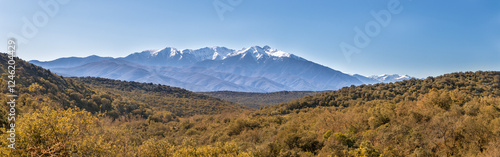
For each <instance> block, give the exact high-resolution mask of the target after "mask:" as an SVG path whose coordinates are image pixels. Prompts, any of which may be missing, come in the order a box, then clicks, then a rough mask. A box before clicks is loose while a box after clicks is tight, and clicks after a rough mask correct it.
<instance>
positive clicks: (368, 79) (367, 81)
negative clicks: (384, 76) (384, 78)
mask: <svg viewBox="0 0 500 157" xmlns="http://www.w3.org/2000/svg"><path fill="white" fill-rule="evenodd" d="M352 76H354V77H356V78H357V79H358V80H360V81H361V82H363V83H364V84H376V83H381V81H379V80H377V79H374V78H371V77H366V76H363V75H359V74H354V75H352Z"/></svg>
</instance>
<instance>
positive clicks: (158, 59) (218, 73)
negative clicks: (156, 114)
mask: <svg viewBox="0 0 500 157" xmlns="http://www.w3.org/2000/svg"><path fill="white" fill-rule="evenodd" d="M30 62H31V63H33V64H35V65H39V66H41V67H44V68H47V69H50V70H51V71H53V72H55V73H57V74H60V75H63V76H93V77H104V78H111V79H118V80H127V81H137V82H153V83H158V84H164V85H170V86H176V87H181V88H185V89H188V90H191V91H223V90H227V91H242V92H275V91H284V90H286V91H324V90H336V89H339V88H342V87H345V86H350V85H360V84H373V83H379V82H387V81H396V80H398V79H400V80H402V79H405V77H401V76H398V77H396V76H394V75H387V76H380V77H364V76H362V75H353V76H351V75H348V74H344V73H342V72H340V71H337V70H334V69H331V68H329V67H326V66H323V65H320V64H317V63H314V62H311V61H308V60H306V59H304V58H301V57H298V56H296V55H293V54H290V53H286V52H283V51H280V50H277V49H273V48H271V47H269V46H264V47H260V46H253V47H249V48H243V49H240V50H233V49H228V48H226V47H205V48H201V49H195V50H193V49H184V50H178V49H176V48H172V47H166V48H163V49H159V50H146V51H142V52H136V53H133V54H130V55H128V56H126V57H121V58H111V57H99V56H89V57H84V58H78V57H70V58H59V59H56V60H53V61H46V62H41V61H37V60H33V61H30ZM405 76H406V75H405ZM407 77H408V76H407ZM408 78H409V77H408Z"/></svg>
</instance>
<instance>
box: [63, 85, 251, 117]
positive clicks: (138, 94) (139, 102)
mask: <svg viewBox="0 0 500 157" xmlns="http://www.w3.org/2000/svg"><path fill="white" fill-rule="evenodd" d="M72 79H74V80H77V81H79V82H83V83H85V84H87V85H89V86H90V87H92V88H93V89H96V90H98V91H102V92H105V93H108V94H109V95H111V97H112V98H114V99H120V101H119V104H117V105H113V106H116V107H114V109H116V110H113V111H111V112H109V113H108V114H109V115H114V116H115V118H116V116H118V115H122V114H123V113H131V112H132V113H134V112H133V111H134V110H135V109H136V108H138V109H140V110H141V113H143V111H144V112H153V111H168V112H171V113H173V114H174V115H175V116H181V117H184V116H193V115H196V114H220V113H223V112H234V111H237V110H240V109H247V108H245V107H242V106H239V105H236V104H234V103H229V102H227V101H223V100H220V99H217V98H213V97H209V96H206V95H202V94H197V93H193V92H190V91H187V90H185V89H181V88H176V87H169V86H165V85H158V84H152V83H138V82H128V81H119V80H111V79H105V78H94V77H77V78H72ZM114 99H113V100H114ZM122 99H123V100H122ZM124 100H127V101H124ZM131 106H132V107H134V108H132V109H130V107H131ZM135 106H137V107H135ZM148 109H151V110H150V111H149V110H148ZM147 115H154V113H151V114H146V115H144V117H147Z"/></svg>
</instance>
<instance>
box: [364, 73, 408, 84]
mask: <svg viewBox="0 0 500 157" xmlns="http://www.w3.org/2000/svg"><path fill="white" fill-rule="evenodd" d="M370 78H372V79H375V80H378V81H380V82H383V83H389V82H398V81H403V80H409V79H412V78H414V77H411V76H408V75H398V74H393V75H388V74H383V75H378V76H375V75H374V76H370Z"/></svg>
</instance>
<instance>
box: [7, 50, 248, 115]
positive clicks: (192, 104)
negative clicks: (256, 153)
mask: <svg viewBox="0 0 500 157" xmlns="http://www.w3.org/2000/svg"><path fill="white" fill-rule="evenodd" d="M7 60H8V58H7V55H6V54H4V53H1V54H0V61H2V62H1V65H2V66H1V67H0V72H1V73H2V78H0V83H2V84H1V87H2V93H3V94H6V92H7V91H6V90H7V89H8V88H7V87H6V85H7V83H6V80H5V79H6V78H7V76H6V75H7V72H6V67H7V66H6V64H7ZM100 62H106V63H109V62H107V61H104V60H103V61H100ZM92 65H95V64H92ZM96 66H97V67H95V68H96V69H98V68H99V66H98V65H96ZM116 67H118V68H117V69H114V70H117V72H120V70H121V69H120V68H124V67H123V66H116ZM16 68H17V69H16V74H17V76H16V77H15V81H16V88H17V90H16V91H18V93H19V99H18V102H19V103H20V104H23V105H20V106H24V107H26V108H27V109H28V108H31V109H32V108H39V107H41V106H44V105H45V106H47V105H48V106H51V107H53V108H63V109H67V108H74V107H77V108H81V109H85V110H87V111H89V112H93V113H96V112H107V113H108V114H113V116H115V117H119V116H125V115H138V116H142V117H146V118H147V117H148V116H150V115H151V114H153V113H152V112H150V111H149V112H148V110H163V111H169V112H172V113H174V114H175V115H176V116H188V115H194V114H215V113H221V112H229V111H236V110H239V109H241V108H242V106H239V105H236V104H234V103H229V102H226V101H223V100H220V99H217V98H212V97H209V96H205V95H201V94H196V93H193V92H190V91H187V90H184V89H180V88H175V87H169V86H164V85H153V84H145V83H132V82H124V81H115V80H109V79H99V78H73V79H70V78H66V77H61V76H58V75H56V74H54V73H52V72H50V71H49V70H46V69H43V68H41V67H38V66H35V65H33V64H30V63H28V62H25V61H23V60H21V59H16ZM136 71H138V72H141V70H140V69H139V70H136ZM128 72H130V71H128ZM134 76H135V75H134ZM82 81H84V82H85V83H82ZM110 84H111V86H110ZM112 87H113V88H112ZM118 87H120V89H114V88H118ZM123 89H127V90H123ZM165 92H169V93H165ZM143 93H148V94H149V95H147V96H138V97H136V95H137V94H143ZM147 97H150V99H145V98H147ZM5 98H6V96H5V97H2V98H0V99H2V100H4V99H5ZM125 108H126V109H125ZM21 110H23V109H21ZM2 118H5V117H2Z"/></svg>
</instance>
